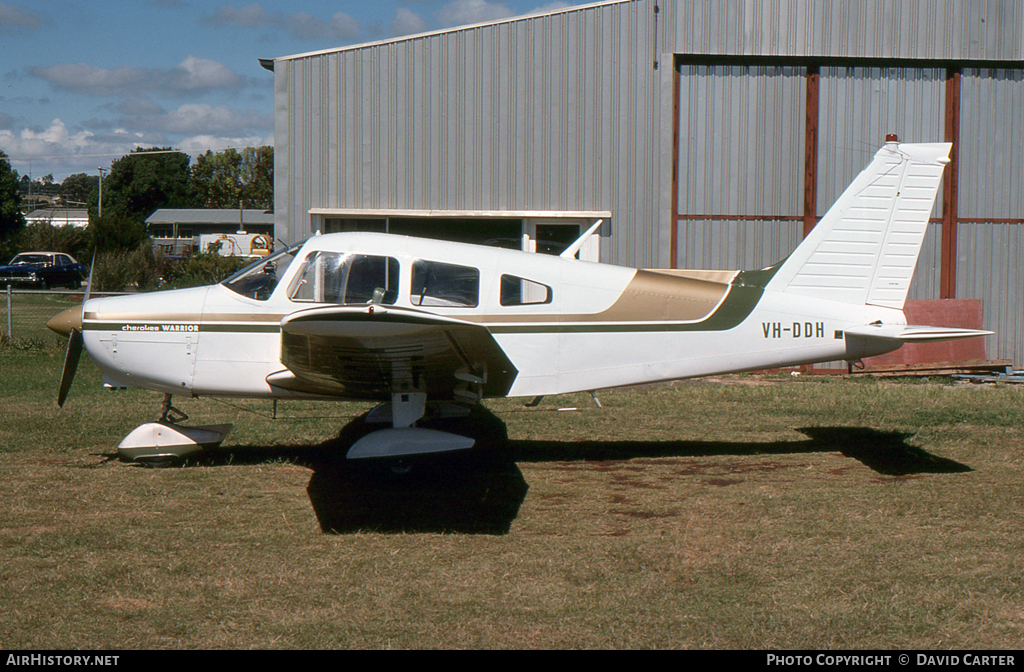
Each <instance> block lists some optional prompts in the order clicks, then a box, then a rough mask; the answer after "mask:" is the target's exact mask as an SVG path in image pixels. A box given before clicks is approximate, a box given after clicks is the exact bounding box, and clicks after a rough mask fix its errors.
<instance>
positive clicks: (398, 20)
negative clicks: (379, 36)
mask: <svg viewBox="0 0 1024 672" xmlns="http://www.w3.org/2000/svg"><path fill="white" fill-rule="evenodd" d="M426 30H427V22H426V20H425V19H424V18H423V17H422V16H420V15H419V14H417V13H416V12H414V11H412V10H411V9H406V8H405V7H399V8H398V9H397V10H395V18H394V19H393V20H392V21H391V35H392V36H394V37H398V36H400V35H413V34H415V33H423V32H426Z"/></svg>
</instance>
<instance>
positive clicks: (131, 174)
mask: <svg viewBox="0 0 1024 672" xmlns="http://www.w3.org/2000/svg"><path fill="white" fill-rule="evenodd" d="M157 152H160V153H157ZM191 206H192V199H191V198H190V194H189V156H188V154H185V153H183V152H174V151H171V150H170V148H161V147H153V148H151V149H139V150H136V151H134V152H132V153H131V154H128V155H127V156H122V157H121V158H120V159H118V160H117V161H115V162H114V163H113V164H112V165H111V166H110V175H108V176H107V178H106V179H104V180H103V214H107V209H108V208H109V209H110V210H111V211H112V212H114V211H117V212H119V213H121V214H122V215H125V216H127V217H131V218H133V219H137V220H138V221H145V219H146V218H147V217H149V216H150V215H151V214H153V212H154V211H155V210H157V209H158V208H188V207H191Z"/></svg>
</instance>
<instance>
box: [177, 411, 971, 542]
mask: <svg viewBox="0 0 1024 672" xmlns="http://www.w3.org/2000/svg"><path fill="white" fill-rule="evenodd" d="M358 423H359V420H358V419H357V421H355V422H353V423H350V425H349V426H346V428H345V429H343V430H342V432H341V434H340V435H339V436H338V437H337V438H334V439H331V440H329V441H326V442H324V443H321V444H318V445H314V446H308V445H307V446H276V447H266V446H230V447H224V448H219V449H214V450H210V451H207V452H206V453H204V454H203V456H202V457H199V458H198V459H190V460H189V462H187V463H186V465H204V466H216V465H228V464H259V463H266V462H271V461H279V460H286V461H290V462H294V463H295V464H299V465H302V466H305V467H308V468H310V469H312V470H313V475H312V477H311V478H310V481H309V484H308V486H307V488H306V489H307V492H308V494H309V499H310V503H311V504H312V506H313V509H314V512H315V514H316V516H317V520H318V521H319V523H320V527H321V529H323V531H325V532H332V533H352V532H359V531H374V532H395V533H399V532H429V533H462V534H491V535H501V534H506V533H508V531H509V529H510V528H511V525H512V522H513V521H514V520H515V518H516V517H517V516H518V513H519V508H520V506H521V505H522V503H523V501H524V500H525V498H526V493H527V491H528V489H529V486H528V484H527V483H526V480H525V478H524V477H523V474H522V472H521V471H520V469H519V466H518V465H519V464H521V463H544V462H570V463H571V462H606V461H628V460H634V459H643V458H647V459H651V458H681V457H685V458H702V457H721V456H731V457H744V456H757V455H800V454H810V453H840V454H842V455H844V456H846V457H848V458H852V459H855V460H857V461H859V462H861V463H862V464H864V465H865V466H866V467H868V468H869V469H871V470H873V471H875V472H876V473H878V474H881V475H884V476H909V475H915V474H926V473H932V474H942V473H960V472H968V471H971V468H970V467H968V466H966V465H964V464H961V463H959V462H956V461H954V460H950V459H947V458H943V457H938V456H935V455H932V454H930V453H928V452H927V451H925V450H922V449H921V448H918V447H916V446H912V445H910V444H909V443H908V439H909V438H911V435H910V434H906V433H902V432H888V431H881V430H876V429H870V428H862V427H810V428H804V429H801V430H799V431H801V432H802V433H803V434H804V435H806V436H807V437H808V438H807V439H803V440H786V441H772V442H729V441H640V440H638V441H611V442H608V441H544V440H509V439H507V438H506V436H507V435H506V433H505V426H504V423H503V422H501V421H500V420H499V419H497V418H496V417H495V416H493V415H492V414H490V413H489V412H488V413H487V415H486V416H484V418H483V421H482V422H478V423H477V432H476V437H475V438H477V440H478V447H476V448H473V449H471V450H468V451H462V452H457V453H445V454H440V455H436V456H425V457H421V458H419V459H418V460H416V461H415V462H400V463H387V462H382V461H378V460H347V459H345V452H346V450H347V447H348V445H351V442H352V440H353V436H356V435H358V434H359V433H360V432H361V431H363V430H362V429H360V428H359V424H358ZM406 466H408V467H410V469H409V471H408V473H402V471H403V467H406Z"/></svg>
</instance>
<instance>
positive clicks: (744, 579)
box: [0, 349, 1024, 649]
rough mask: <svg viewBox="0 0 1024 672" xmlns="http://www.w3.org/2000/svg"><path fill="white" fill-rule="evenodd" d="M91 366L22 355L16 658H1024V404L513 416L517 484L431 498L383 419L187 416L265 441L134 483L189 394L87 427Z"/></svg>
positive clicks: (337, 413) (8, 599)
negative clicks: (77, 653) (630, 653)
mask: <svg viewBox="0 0 1024 672" xmlns="http://www.w3.org/2000/svg"><path fill="white" fill-rule="evenodd" d="M62 359H63V353H62V352H59V351H57V350H55V349H31V350H12V349H0V381H2V382H0V407H2V416H0V469H2V473H3V474H4V478H3V479H2V480H0V498H2V501H3V502H4V506H3V508H2V509H0V603H2V604H3V605H4V609H3V610H2V611H0V641H3V642H4V645H5V647H6V648H11V649H18V648H61V649H64V648H75V649H77V648H107V647H110V648H161V647H166V648H364V647H365V648H434V647H442V648H456V647H466V648H476V647H487V648H531V647H558V648H570V647H573V648H577V647H584V648H619V647H622V648H647V647H652V648H670V647H679V648H684V647H685V648H698V647H715V648H759V649H760V648H769V647H771V648H797V649H805V648H809V649H819V648H904V649H906V648H999V649H1006V648H1019V646H1020V642H1021V641H1022V640H1024V591H1022V585H1021V583H1022V580H1024V578H1022V577H1024V566H1022V565H1024V534H1022V532H1024V517H1022V516H1021V510H1022V507H1024V488H1022V487H1021V483H1022V481H1024V479H1022V475H1024V474H1022V471H1024V457H1022V450H1021V449H1022V441H1021V438H1020V436H1019V427H1020V426H1021V425H1022V420H1024V417H1022V416H1024V410H1022V409H1024V404H1022V403H1021V402H1022V401H1024V399H1022V395H1024V390H1022V389H1020V388H1017V387H1010V386H1006V387H997V386H962V385H952V384H950V382H949V381H948V379H934V380H933V381H931V382H927V383H922V382H919V381H896V382H893V381H885V382H880V381H876V380H870V379H857V380H848V379H843V378H839V377H832V376H803V377H800V378H797V379H792V378H790V377H788V376H787V377H758V376H733V377H727V378H723V379H721V380H719V381H695V382H689V383H681V384H678V385H674V386H664V387H656V388H650V389H647V390H631V391H605V392H602V393H601V394H600V400H601V402H602V404H603V406H604V408H603V409H598V408H596V406H595V405H594V404H593V402H592V401H591V400H590V398H589V396H588V395H582V394H581V395H574V396H567V397H560V398H548V399H545V400H544V402H543V403H542V404H541V406H540V407H538V408H526V407H525V406H524V405H523V402H522V400H500V401H495V402H489V403H488V404H487V406H488V408H489V409H490V410H491V411H492V412H493V413H494V414H495V415H496V416H497V417H498V418H500V419H501V420H502V421H504V422H505V423H506V425H507V427H508V434H509V439H510V440H509V443H508V445H507V447H506V448H505V450H504V451H503V452H502V454H501V455H498V456H496V455H487V454H485V455H475V456H469V457H463V458H462V459H448V460H440V461H437V462H436V463H433V464H428V465H421V466H420V468H419V469H417V470H415V471H414V472H413V473H412V474H410V475H408V476H407V477H404V478H402V477H396V476H393V475H391V474H389V473H386V472H384V471H378V470H375V469H371V468H354V467H352V466H351V465H346V464H345V463H344V462H343V461H342V460H340V459H337V457H338V456H339V454H340V451H339V449H338V448H337V446H332V445H331V440H332V439H333V438H335V437H336V436H337V434H338V432H339V430H340V428H341V427H342V426H343V425H344V424H345V423H346V422H348V421H349V420H350V419H351V418H353V417H355V416H356V415H358V414H359V413H361V412H362V411H364V410H365V409H366V408H367V406H366V405H362V404H332V403H323V402H301V403H300V402H288V403H282V404H280V406H279V409H278V415H279V418H278V419H276V420H275V419H272V418H271V417H270V416H271V405H270V404H269V403H268V402H251V401H232V402H230V403H224V402H220V401H216V400H188V399H180V400H179V399H176V400H175V401H176V405H179V406H180V407H181V408H182V409H183V410H185V412H187V413H189V414H190V415H192V418H193V422H202V423H207V422H209V423H213V422H234V423H236V424H235V429H234V431H233V433H232V434H231V435H230V436H229V437H228V440H227V441H226V442H225V445H224V446H223V447H222V449H221V450H220V451H218V452H216V453H215V454H213V455H211V456H208V457H204V458H202V459H200V460H197V461H194V462H193V463H191V464H189V465H187V466H184V467H181V468H170V469H157V470H154V469H146V468H142V467H138V466H135V465H130V464H124V463H121V462H119V461H118V460H116V458H114V453H115V447H116V445H117V443H118V441H120V439H121V438H122V437H123V436H124V435H125V434H126V433H127V432H128V431H130V430H131V429H132V428H133V427H135V426H136V425H138V424H140V423H142V422H145V421H148V420H152V419H154V418H155V417H156V415H157V413H158V408H159V403H160V395H157V394H154V393H147V392H143V391H138V390H130V391H123V392H109V391H105V390H103V389H101V387H100V386H99V375H98V373H97V372H96V370H95V368H94V367H92V365H91V364H90V363H88V362H85V361H83V363H82V367H81V370H80V371H79V376H78V379H77V380H76V384H75V386H74V388H73V389H72V392H71V396H70V398H69V400H68V402H67V404H66V405H65V408H64V409H63V410H58V409H57V407H56V403H55V400H54V398H55V396H56V388H57V383H58V379H59V376H60V367H61V362H62ZM179 402H180V403H179ZM567 407H575V408H576V410H558V409H559V408H567ZM801 430H804V431H801ZM503 458H504V459H503ZM325 528H327V529H333V530H334V531H328V532H325V531H324V530H325Z"/></svg>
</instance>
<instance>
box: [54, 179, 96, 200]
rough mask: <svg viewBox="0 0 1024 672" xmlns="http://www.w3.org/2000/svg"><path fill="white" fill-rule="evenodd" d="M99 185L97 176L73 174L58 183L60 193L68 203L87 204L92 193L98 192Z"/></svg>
mask: <svg viewBox="0 0 1024 672" xmlns="http://www.w3.org/2000/svg"><path fill="white" fill-rule="evenodd" d="M99 184H100V178H99V176H98V175H86V174H85V173H75V174H74V175H68V176H67V177H66V178H64V181H63V182H61V183H60V191H61V194H63V196H64V198H65V199H67V202H68V203H88V202H89V197H90V196H92V194H93V192H96V191H98V190H99Z"/></svg>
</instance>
